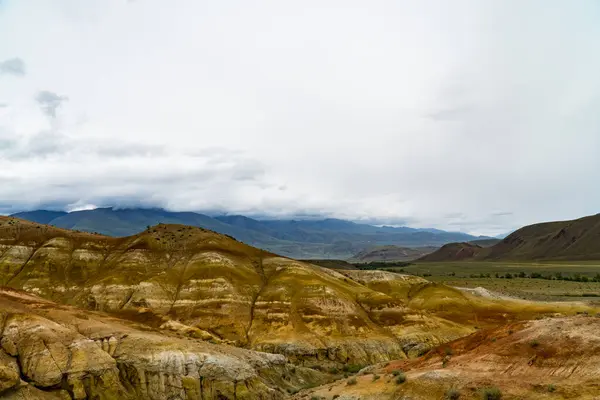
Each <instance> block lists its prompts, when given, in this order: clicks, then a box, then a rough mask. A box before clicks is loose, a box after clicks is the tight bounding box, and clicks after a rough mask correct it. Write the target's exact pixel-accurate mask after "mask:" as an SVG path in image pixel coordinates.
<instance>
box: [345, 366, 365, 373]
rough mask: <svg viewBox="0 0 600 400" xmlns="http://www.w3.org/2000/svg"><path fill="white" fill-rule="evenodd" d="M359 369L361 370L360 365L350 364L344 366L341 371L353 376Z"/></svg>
mask: <svg viewBox="0 0 600 400" xmlns="http://www.w3.org/2000/svg"><path fill="white" fill-rule="evenodd" d="M361 369H363V366H362V365H357V364H350V365H344V368H343V371H344V372H350V373H351V374H355V373H357V372H358V371H360V370H361Z"/></svg>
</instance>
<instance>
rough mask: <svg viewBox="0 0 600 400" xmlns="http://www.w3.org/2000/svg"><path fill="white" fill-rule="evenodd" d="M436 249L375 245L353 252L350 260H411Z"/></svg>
mask: <svg viewBox="0 0 600 400" xmlns="http://www.w3.org/2000/svg"><path fill="white" fill-rule="evenodd" d="M436 250H437V247H413V248H411V247H399V246H376V247H372V248H368V249H366V250H363V251H361V252H360V253H357V254H355V255H354V256H353V257H352V258H350V261H352V262H371V261H412V260H415V259H417V258H420V257H423V256H425V255H426V254H430V253H432V252H434V251H436Z"/></svg>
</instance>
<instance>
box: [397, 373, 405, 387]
mask: <svg viewBox="0 0 600 400" xmlns="http://www.w3.org/2000/svg"><path fill="white" fill-rule="evenodd" d="M404 382H406V375H405V374H404V372H400V373H399V374H398V375H396V385H400V384H402V383H404Z"/></svg>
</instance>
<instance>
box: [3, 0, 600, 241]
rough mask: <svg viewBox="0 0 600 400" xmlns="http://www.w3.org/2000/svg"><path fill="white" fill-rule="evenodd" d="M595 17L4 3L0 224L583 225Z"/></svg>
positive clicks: (470, 4) (595, 83) (591, 170)
mask: <svg viewBox="0 0 600 400" xmlns="http://www.w3.org/2000/svg"><path fill="white" fill-rule="evenodd" d="M32 10H35V12H33V11H32ZM541 10H543V12H541ZM598 12H600V5H598V3H597V2H595V1H581V2H563V1H558V0H556V1H554V0H550V2H548V1H546V0H544V1H542V0H539V1H537V0H533V1H528V2H520V1H506V2H493V1H479V0H464V1H462V0H461V1H457V2H448V1H442V0H440V1H435V0H434V1H432V2H427V3H426V4H425V3H423V2H419V1H414V2H411V1H407V2H397V1H392V0H389V1H387V0H382V1H377V2H368V3H367V2H352V1H351V2H347V1H336V0H334V1H333V2H327V3H326V4H324V3H323V2H320V1H316V0H315V1H313V0H308V1H305V2H301V3H296V4H292V3H289V2H272V1H262V0H258V1H253V2H244V1H236V2H235V4H233V5H232V4H228V5H225V4H222V3H220V2H211V3H206V2H195V1H191V0H189V1H187V0H183V1H181V2H180V3H179V4H178V7H170V8H165V7H164V2H161V1H159V0H144V1H135V2H124V1H121V0H106V1H90V2H86V3H85V4H83V3H81V4H80V3H79V2H72V1H62V0H57V1H55V2H44V1H35V0H34V1H31V2H22V1H16V0H12V1H3V2H2V3H0V60H4V61H0V75H2V76H0V104H2V105H6V106H5V107H1V106H0V213H10V212H14V211H18V210H23V209H31V208H38V207H47V208H53V209H77V208H82V207H92V206H146V207H166V208H169V209H172V210H196V211H210V212H215V213H218V212H227V213H244V214H248V215H255V216H262V217H269V216H298V217H314V216H319V215H320V216H327V217H339V218H347V219H353V220H362V221H366V222H371V223H377V224H389V225H410V226H416V227H435V228H440V229H451V230H460V231H465V232H470V233H476V234H500V233H504V232H507V231H510V230H512V229H514V228H517V227H519V226H521V225H524V224H529V223H534V222H539V221H548V220H556V219H568V218H576V217H579V216H583V215H589V214H594V213H597V212H599V211H600V210H598V204H600V189H598V187H597V185H596V184H595V182H598V181H599V180H600V157H599V155H600V154H599V151H600V150H599V149H600V134H599V132H600V113H598V110H599V109H600V76H599V75H598V73H597V71H598V70H600V43H599V42H598V41H597V40H596V38H597V37H600V25H598V23H597V20H596V18H595V17H594V16H595V15H598ZM31 27H35V30H32V28H31ZM124 38H126V40H124ZM49 49H50V50H49ZM2 55H8V56H2ZM11 55H19V57H20V58H10V57H11ZM25 64H26V66H27V69H25ZM15 77H18V78H19V79H15Z"/></svg>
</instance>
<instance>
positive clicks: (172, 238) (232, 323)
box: [0, 217, 595, 399]
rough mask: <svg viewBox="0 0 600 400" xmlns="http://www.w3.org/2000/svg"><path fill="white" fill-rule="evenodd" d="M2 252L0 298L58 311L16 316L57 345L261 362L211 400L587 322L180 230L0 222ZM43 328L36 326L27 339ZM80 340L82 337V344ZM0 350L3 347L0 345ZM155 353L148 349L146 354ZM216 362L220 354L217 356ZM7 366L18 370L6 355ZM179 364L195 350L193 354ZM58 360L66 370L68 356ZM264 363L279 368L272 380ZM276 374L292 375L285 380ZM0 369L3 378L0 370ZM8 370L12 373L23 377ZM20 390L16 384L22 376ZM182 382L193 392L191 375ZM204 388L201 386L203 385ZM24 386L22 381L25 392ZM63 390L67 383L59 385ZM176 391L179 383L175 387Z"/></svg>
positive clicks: (557, 309) (133, 385)
mask: <svg viewBox="0 0 600 400" xmlns="http://www.w3.org/2000/svg"><path fill="white" fill-rule="evenodd" d="M0 239H1V241H0V284H2V285H5V286H8V287H12V288H16V289H20V290H24V291H26V292H27V293H30V294H35V295H37V296H40V297H43V298H45V299H48V300H52V301H54V302H56V303H58V304H53V305H44V304H51V303H47V302H46V303H44V301H42V300H41V299H38V300H35V302H38V303H39V304H40V305H36V306H35V307H33V309H32V306H31V305H30V304H29V303H27V308H26V309H22V310H21V311H19V312H18V313H20V314H21V315H24V316H25V317H24V318H25V319H30V318H32V317H31V315H37V316H35V317H34V318H38V317H39V315H40V313H41V311H40V310H45V311H44V312H43V313H42V316H43V317H44V318H46V319H47V320H49V321H50V322H52V324H58V325H52V324H50V325H52V326H54V327H55V328H56V329H58V330H59V331H60V330H61V329H66V330H67V331H68V332H70V331H71V330H73V329H75V331H76V332H75V333H77V334H79V335H83V337H84V338H88V339H93V338H96V337H98V335H100V336H101V337H103V338H105V339H107V340H109V341H108V342H107V345H108V346H109V347H108V354H109V355H110V356H111V357H112V356H114V354H111V350H110V340H111V339H110V337H114V339H112V341H113V345H114V344H115V343H116V342H115V340H117V341H118V343H121V341H120V338H126V337H135V338H137V339H136V340H135V341H127V340H126V341H125V342H124V343H131V346H130V347H127V346H125V345H123V346H120V347H118V348H121V349H125V350H124V353H123V357H125V358H127V357H132V358H136V357H142V355H143V354H145V353H144V352H143V351H142V352H141V354H142V355H140V354H138V353H140V351H139V349H138V348H137V347H136V345H135V343H142V344H139V345H138V346H144V348H145V347H146V346H148V348H150V349H151V350H150V353H149V354H148V355H145V356H143V357H144V360H145V361H144V360H143V361H140V362H150V363H151V364H152V363H153V362H154V361H152V360H155V359H156V357H158V356H156V355H155V353H157V352H158V353H161V352H162V351H163V350H164V351H166V352H167V353H165V354H166V355H165V357H167V358H168V359H170V358H169V357H171V356H170V355H169V354H171V353H169V352H170V351H174V352H176V353H177V352H178V351H180V349H179V346H180V345H181V346H183V344H182V343H187V344H186V345H185V346H188V345H189V346H192V347H194V346H203V347H202V349H201V350H202V351H204V352H205V353H206V352H208V353H210V354H211V356H210V357H209V358H210V359H211V360H216V361H215V362H220V361H219V360H220V358H221V357H225V358H227V357H234V358H236V357H237V358H242V359H245V358H247V357H250V358H252V357H254V358H253V359H256V360H266V361H264V363H263V361H260V362H259V361H256V362H254V361H253V363H254V364H252V365H255V366H256V365H257V363H258V364H260V363H263V364H262V365H264V366H265V369H264V370H263V369H261V371H262V372H260V371H255V372H254V373H253V374H254V375H248V376H252V377H255V378H256V379H257V380H253V381H251V382H253V383H249V384H248V385H246V386H245V387H246V388H247V391H246V393H247V395H245V396H246V397H244V396H243V395H242V394H243V393H245V392H243V391H241V389H239V388H238V386H236V385H237V383H239V382H240V381H244V382H247V379H246V378H243V379H242V378H239V377H237V375H236V376H229V375H226V374H225V375H223V379H225V378H226V382H228V385H230V386H228V387H229V388H233V389H231V390H229V389H227V390H229V391H227V390H225V389H223V390H221V392H222V393H221V394H222V395H223V396H226V397H222V398H239V399H241V398H261V397H252V396H258V394H260V396H265V397H263V398H277V397H276V396H283V395H284V393H287V392H293V391H295V390H298V389H299V388H301V387H306V386H311V385H315V384H317V383H320V382H323V381H325V380H327V379H335V378H339V375H338V372H337V371H338V370H341V369H342V368H343V367H344V366H348V365H360V366H366V365H370V364H375V363H379V362H385V361H388V360H398V359H406V358H407V357H415V356H418V355H421V354H424V353H425V352H427V351H428V350H429V349H431V348H432V347H435V346H438V345H440V344H443V343H446V342H450V341H452V340H456V339H458V338H460V337H464V336H466V335H469V334H471V333H473V332H475V331H477V330H478V329H480V328H493V327H497V326H499V325H501V324H506V323H510V322H514V321H523V320H527V319H532V318H535V317H539V316H543V315H550V314H554V313H561V314H564V315H567V314H575V313H577V312H583V311H588V312H595V310H593V309H592V308H590V307H588V306H586V305H583V304H570V303H563V304H550V303H529V302H523V301H511V300H501V299H490V298H485V297H476V296H474V295H472V294H468V293H465V292H462V291H459V290H457V289H454V288H450V287H447V286H444V285H439V284H433V283H431V282H428V281H426V280H425V279H422V278H419V277H414V276H408V275H400V274H395V273H391V272H384V271H359V270H348V271H343V270H341V271H334V270H330V269H327V268H322V267H319V266H316V265H312V264H308V263H305V262H299V261H295V260H291V259H287V258H283V257H279V256H276V255H274V254H270V253H266V252H264V251H261V250H259V249H256V248H253V247H250V246H247V245H245V244H243V243H240V242H237V241H235V240H233V239H232V238H230V237H227V236H223V235H220V234H217V233H214V232H211V231H207V230H203V229H200V228H193V227H188V226H182V225H158V226H155V227H150V228H148V229H147V230H146V231H144V232H142V233H140V234H138V235H134V236H131V237H126V238H109V237H104V236H100V235H91V234H84V233H78V232H72V231H67V230H61V229H57V228H53V227H49V226H45V225H38V224H35V223H30V222H25V221H21V220H18V219H13V218H6V217H2V218H0ZM13 297H14V296H13ZM11 301H12V302H13V303H12V304H13V305H11V307H13V308H15V309H16V308H18V307H17V306H16V305H14V304H16V303H18V299H17V300H15V299H12V300H11ZM23 301H25V300H23ZM27 301H29V300H27ZM27 301H26V302H27ZM31 302H33V303H35V302H34V301H33V300H31ZM36 304H37V303H36ZM59 304H60V306H59ZM64 305H68V306H73V307H78V308H80V309H84V310H89V311H90V313H86V312H82V311H80V312H77V313H76V311H72V312H71V314H70V315H71V317H69V318H75V317H73V316H74V315H76V316H77V318H78V319H81V320H85V317H86V316H87V317H88V318H92V319H93V321H96V319H98V320H99V321H100V322H98V323H96V322H94V323H92V322H93V321H92V322H90V323H89V324H88V325H86V324H84V323H82V322H77V323H75V322H73V321H72V320H70V319H68V318H66V317H65V318H66V319H65V318H63V317H60V315H63V314H60V313H57V312H55V311H53V310H55V309H62V308H61V307H66V306H64ZM69 310H75V308H72V309H71V308H69ZM15 312H16V311H15ZM15 312H12V311H11V312H10V314H11V315H13V314H14V313H15ZM109 315H110V317H109ZM59 317H60V318H59ZM5 318H8V317H5ZM107 319H110V321H111V322H110V324H109V323H108V322H107V321H108V320H107ZM114 321H118V322H114ZM126 321H129V322H126ZM113 322H114V324H116V325H115V326H117V325H118V327H119V328H118V329H125V328H121V327H128V328H127V329H134V328H135V329H136V332H138V331H140V332H145V333H144V334H143V335H142V334H141V333H135V335H134V334H131V333H122V331H121V330H119V331H118V332H117V333H114V334H113V333H111V334H110V335H105V334H104V333H100V332H103V329H104V328H105V325H111V326H112V324H113ZM45 324H47V323H46V322H44V323H41V322H36V326H44V325H45ZM132 324H133V325H132ZM4 326H5V327H6V326H7V325H6V323H5V324H4ZM80 326H88V327H89V329H87V330H86V331H85V332H84V331H82V329H81V328H80ZM132 326H133V327H134V328H132ZM52 329H54V328H52ZM67 331H65V335H62V334H60V335H59V336H61V337H62V336H65V337H67V338H69V337H70V338H71V339H68V340H71V342H68V340H67V339H65V340H67V342H68V343H66V344H64V343H63V344H64V346H66V347H67V348H70V347H72V346H73V345H72V344H69V343H72V342H73V341H75V342H77V340H79V339H77V340H76V339H74V338H78V337H79V336H77V335H75V333H68V332H67ZM4 332H6V328H5V329H4ZM16 332H17V333H16V335H17V336H16V337H17V338H20V339H18V340H23V343H29V339H28V337H27V336H25V338H23V337H22V336H23V332H27V329H20V328H19V329H17V330H16ZM119 332H120V333H119ZM148 332H151V335H150V333H148ZM146 334H147V335H150V336H151V337H150V338H148V337H147V336H145V335H146ZM123 335H127V336H126V337H124V336H123ZM136 335H137V336H136ZM140 335H141V336H140ZM162 335H164V336H165V337H168V338H169V339H168V340H167V343H168V342H169V341H171V340H173V341H174V342H173V343H174V344H173V345H172V346H170V347H169V349H164V348H162V347H161V346H162V345H159V344H157V342H159V343H162V342H161V340H162V339H160V338H161V337H162ZM5 336H6V333H3V338H4V337H5ZM138 339H139V340H138ZM3 340H4V339H3ZM61 340H62V339H61ZM94 340H95V339H94ZM44 343H45V342H44ZM77 343H78V342H77ZM155 345H156V346H158V349H157V350H152V349H153V348H154V347H153V346H155ZM213 346H217V347H213ZM101 347H102V346H101ZM217 348H218V349H221V350H222V352H219V351H221V350H219V351H217V350H215V349H217ZM140 349H141V348H140ZM160 349H163V350H160ZM246 349H247V350H246ZM5 350H6V349H5ZM47 350H48V349H47ZM105 350H106V349H105ZM249 350H252V351H249ZM48 351H50V350H48ZM256 351H260V352H265V353H272V355H266V354H265V353H257V352H256ZM6 352H8V354H10V355H12V356H13V357H19V355H18V354H17V355H16V356H15V355H14V354H15V352H14V351H9V350H6ZM42 352H44V351H43V349H42ZM190 352H191V353H194V352H200V350H196V347H194V349H193V350H190ZM211 352H212V353H211ZM62 354H67V353H64V352H63V353H62ZM161 354H162V353H161ZM177 354H179V353H177ZM194 354H196V353H194ZM203 354H204V353H203ZM64 357H66V358H67V359H69V356H68V355H65V356H64ZM86 357H87V356H86ZM161 357H162V356H161ZM177 357H179V359H181V357H180V356H179V355H178V356H177ZM186 357H187V356H186ZM237 358H236V359H237ZM112 359H115V357H112ZM184 359H185V360H187V358H185V357H184ZM107 360H108V359H107ZM148 360H149V361H148ZM269 360H271V361H269ZM273 360H275V361H273ZM277 360H278V361H277ZM108 361H110V360H108ZM236 362H237V361H236ZM271 362H273V363H276V364H277V363H279V364H281V367H272V366H271ZM118 363H119V360H118V359H117V364H118ZM186 363H187V361H185V362H183V364H186ZM288 363H289V364H293V365H295V366H298V368H299V369H295V370H294V371H296V372H290V371H291V370H290V371H288V370H287V368H288V367H287V365H288ZM4 364H6V365H13V364H12V363H11V361H10V360H8V361H7V362H6V363H3V365H4ZM180 364H181V363H180ZM180 364H177V365H180ZM279 364H277V365H279ZM20 365H21V368H22V367H23V366H27V365H28V364H20ZM152 365H154V364H152ZM165 365H167V366H165ZM169 365H171V364H168V363H167V364H164V365H163V364H159V365H158V366H153V367H152V370H153V371H155V372H157V373H158V372H161V373H164V374H165V378H156V379H158V382H159V383H157V385H159V386H160V385H166V386H165V387H167V386H169V387H170V386H173V385H174V387H177V388H180V386H181V385H183V383H181V384H180V383H173V384H172V383H168V384H167V383H164V382H170V381H169V379H171V378H169V376H171V375H173V374H175V375H177V374H179V375H177V376H186V373H182V372H181V371H182V370H181V367H171V366H169ZM186 365H187V364H186ZM117 367H118V375H117V376H118V382H119V385H121V386H122V388H123V390H124V393H126V394H127V395H129V396H133V397H134V398H145V397H143V396H144V394H143V392H139V390H141V389H139V390H138V388H137V387H138V386H139V384H138V383H137V382H141V381H142V380H143V379H146V381H148V379H147V377H146V378H141V377H140V376H141V375H140V373H139V371H138V370H137V369H135V370H130V369H125V370H124V371H125V372H123V370H122V368H121V367H119V366H118V365H117ZM300 367H310V369H306V368H300ZM10 368H12V367H10ZM86 368H87V367H86ZM111 368H112V367H111ZM165 368H166V369H165ZM172 368H175V369H174V370H173V369H172ZM186 368H187V367H186ZM244 368H245V367H244ZM59 369H60V370H61V371H63V370H64V369H63V368H62V367H61V368H59ZM255 369H256V368H255ZM13 370H14V369H13ZM78 370H81V368H79V369H78ZM284 370H285V371H288V372H285V374H284V375H285V376H287V375H286V374H288V375H289V374H291V375H290V376H289V377H288V380H287V381H286V382H280V381H277V380H274V379H275V378H274V377H273V376H271V375H269V372H266V371H271V374H276V375H277V376H280V375H281V374H282V373H283V372H282V371H284ZM173 371H175V372H173ZM177 371H179V372H177ZM248 371H249V370H248ZM318 371H324V372H326V373H321V372H318ZM113 372H114V369H113ZM24 374H25V375H24ZM94 374H95V373H94ZM94 374H92V375H94ZM182 374H183V375H182ZM261 374H262V375H261ZM311 374H312V375H311ZM84 375H85V376H88V375H89V374H88V373H85V374H84ZM21 376H26V373H25V372H23V371H21ZM94 376H96V375H94ZM110 376H113V375H110ZM193 376H194V379H195V377H196V375H193ZM244 376H245V375H244ZM205 378H206V377H205V375H204V374H201V373H199V375H198V380H199V382H200V383H201V384H203V383H202V382H204V379H205ZM28 379H29V380H28ZM31 379H33V378H31V377H28V378H27V379H23V380H24V381H25V382H30V381H31ZM63 379H67V383H64V382H63ZM68 379H70V378H69V376H67V377H66V378H61V380H60V382H58V383H57V382H56V376H55V377H54V378H53V380H50V381H48V382H51V383H48V385H49V386H46V387H49V388H52V390H54V389H58V388H59V387H62V386H64V385H65V384H69V383H68V382H69V381H68ZM73 379H75V378H73ZM103 379H104V378H103ZM103 379H102V381H103ZM107 379H108V378H107ZM110 379H116V378H110ZM152 379H155V378H152ZM164 379H166V381H164ZM177 379H179V378H177ZM177 379H176V380H177ZM248 379H250V378H248ZM252 379H254V378H252ZM192 380H193V379H191V380H190V382H191V381H192ZM184 381H185V380H184V379H183V378H182V380H181V382H184ZM91 382H92V383H90V384H89V385H88V386H89V387H86V388H87V389H86V388H84V389H85V393H86V394H85V396H84V395H83V394H82V396H84V397H74V398H86V396H87V398H90V397H91V395H90V393H92V392H91V391H93V390H96V389H92V387H95V386H96V385H97V384H102V383H101V382H100V383H98V382H99V381H98V380H97V379H96V378H94V379H93V380H92V381H91ZM161 382H162V383H161ZM73 385H74V383H73ZM194 385H195V383H194ZM194 387H196V386H194ZM27 390H29V389H27ZM77 390H79V392H80V393H83V392H81V390H80V389H77ZM119 390H121V389H119ZM194 390H195V389H194ZM71 391H72V392H73V393H71V396H72V397H73V396H75V395H74V393H75V389H71ZM159 392H160V393H162V394H161V395H160V396H163V395H164V396H163V397H156V398H157V399H158V398H160V399H162V398H165V399H166V398H169V397H168V396H167V395H166V394H165V393H166V392H165V391H164V390H163V391H159ZM140 393H142V394H140ZM180 393H184V395H182V396H183V397H181V398H198V397H194V396H192V395H188V394H186V393H187V392H186V391H185V390H184V391H183V392H180ZM194 393H196V392H194ZM205 393H211V394H210V395H209V394H205V397H204V398H206V399H208V398H217V397H211V396H216V394H215V393H216V392H214V391H213V392H205ZM234 393H235V394H234ZM118 396H121V395H120V394H119V395H118ZM136 396H137V397H136ZM157 396H158V395H157ZM269 396H271V397H269ZM107 398H108V397H107Z"/></svg>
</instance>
